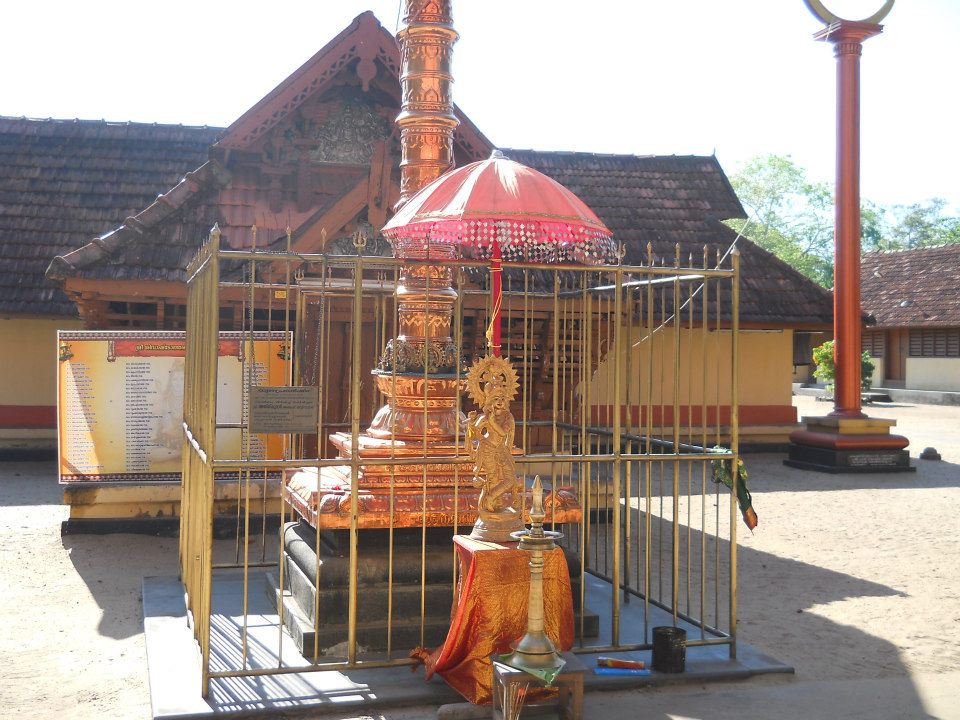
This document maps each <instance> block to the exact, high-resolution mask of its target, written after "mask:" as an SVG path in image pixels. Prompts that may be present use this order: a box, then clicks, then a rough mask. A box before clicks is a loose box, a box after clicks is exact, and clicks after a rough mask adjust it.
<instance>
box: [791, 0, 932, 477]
mask: <svg viewBox="0 0 960 720" xmlns="http://www.w3.org/2000/svg"><path fill="white" fill-rule="evenodd" d="M804 2H805V3H806V4H807V7H809V8H810V10H811V12H813V14H814V15H815V16H816V17H817V18H819V19H820V20H822V21H823V22H824V23H825V24H826V27H824V29H823V30H821V31H820V32H818V33H816V34H815V35H814V38H815V39H817V40H822V41H826V42H830V43H832V44H833V48H834V55H835V57H836V58H837V183H836V197H835V208H836V209H835V221H834V289H833V333H834V366H835V375H834V409H833V412H831V413H830V414H829V415H827V416H825V417H805V418H803V422H804V423H805V425H806V428H805V429H803V430H795V431H794V432H792V433H791V434H790V441H791V445H790V453H789V457H788V459H787V460H785V461H784V463H785V464H787V465H790V466H792V467H797V468H802V469H806V470H817V471H821V472H831V473H855V472H856V473H862V472H895V471H911V470H913V468H912V467H910V456H909V454H908V453H907V451H906V449H905V448H906V447H907V445H909V443H910V441H909V440H907V438H905V437H902V436H900V435H893V434H891V432H890V428H891V427H893V426H894V425H895V424H896V421H894V420H885V419H882V418H868V417H867V416H866V415H864V413H863V411H862V410H861V387H860V380H861V378H860V356H861V353H862V348H861V340H860V328H861V324H862V322H863V321H862V317H861V312H860V55H861V54H862V52H863V42H864V41H865V40H867V39H869V38H871V37H873V36H874V35H879V34H880V33H881V32H882V31H883V26H882V25H880V24H879V22H880V20H882V19H883V18H884V17H885V16H886V14H887V13H888V12H889V11H890V9H891V8H892V7H893V0H886V2H885V4H884V6H883V7H882V8H881V9H880V10H879V11H878V12H877V13H875V14H874V15H872V16H871V17H869V18H867V19H866V20H860V21H855V20H844V19H843V18H840V17H838V16H836V15H834V14H833V13H831V12H830V11H829V10H827V9H826V8H825V7H824V6H823V4H822V3H821V2H820V1H819V0H804Z"/></svg>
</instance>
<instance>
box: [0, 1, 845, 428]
mask: <svg viewBox="0 0 960 720" xmlns="http://www.w3.org/2000/svg"><path fill="white" fill-rule="evenodd" d="M398 73H399V53H398V49H397V44H396V41H395V39H394V37H393V36H392V35H391V34H390V33H389V32H388V31H387V30H385V29H384V28H383V27H382V26H381V25H380V23H379V22H378V21H377V20H376V18H375V17H374V16H373V14H372V13H369V12H368V13H364V14H362V15H359V16H358V17H357V18H356V19H355V20H354V21H353V22H352V23H351V24H350V25H349V26H348V27H347V28H345V29H344V30H343V31H342V32H341V33H340V34H339V35H337V36H336V37H335V38H333V40H331V41H330V42H329V43H328V44H327V45H326V46H325V47H324V48H322V49H321V50H320V51H319V52H318V53H317V54H316V55H314V56H313V57H312V58H310V59H309V60H308V61H307V62H306V63H304V65H303V66H301V67H300V68H299V69H297V70H296V71H295V72H294V73H293V74H292V75H290V76H289V77H288V78H287V79H286V80H284V81H283V82H282V83H281V84H280V85H279V86H277V87H276V88H275V89H274V90H272V91H271V92H270V93H268V94H267V95H266V97H264V98H263V100H261V101H260V102H259V103H257V104H256V105H255V106H254V107H252V108H251V109H250V110H248V111H247V112H246V113H244V114H243V115H242V116H241V117H240V118H238V119H237V120H236V121H235V122H234V123H233V124H232V125H230V127H228V128H226V129H219V128H209V127H184V126H161V125H149V124H138V123H109V122H103V121H63V120H28V119H14V118H0V156H2V157H0V332H2V336H3V337H4V338H5V339H6V340H7V342H5V343H4V346H5V348H6V349H7V352H5V353H4V360H3V368H4V371H3V372H2V373H0V443H5V444H6V445H7V446H11V445H15V444H17V443H19V444H21V445H24V444H27V443H32V444H38V443H39V444H42V443H43V442H44V441H46V442H48V443H49V444H51V445H52V442H51V440H52V438H53V437H54V435H55V413H56V408H55V399H54V398H55V390H54V380H55V375H54V370H55V330H56V329H57V328H61V329H66V328H79V327H83V328H87V329H123V328H131V329H133V328H135V329H171V330H175V329H183V327H184V323H185V297H186V286H185V283H184V280H185V268H186V267H187V264H188V263H189V261H190V259H191V258H192V257H193V256H194V254H195V253H196V251H197V248H198V247H199V246H200V244H201V243H202V242H203V241H204V240H205V239H206V237H207V233H208V231H209V229H210V227H211V226H213V225H214V223H217V224H219V227H220V228H221V230H222V232H223V236H222V237H223V240H222V242H223V244H224V246H225V247H229V248H248V247H250V246H251V245H253V244H254V242H256V243H257V245H258V247H264V246H275V245H276V244H278V243H285V242H286V228H287V227H289V228H290V229H291V231H292V234H291V246H292V249H293V250H294V251H302V252H341V253H349V252H353V246H352V244H351V243H350V241H349V238H350V236H351V235H352V233H354V232H355V231H356V230H357V228H358V227H363V228H368V229H372V234H373V236H374V242H372V243H370V244H369V245H368V247H367V249H366V252H367V253H370V254H374V255H376V254H386V253H389V252H390V249H389V246H388V245H387V244H386V242H385V241H383V239H382V238H380V237H379V235H378V232H379V230H380V228H381V227H382V226H383V225H384V223H385V222H386V221H387V220H388V218H389V217H390V216H391V213H392V210H391V208H392V207H393V206H394V204H395V202H396V201H397V199H398V197H399V194H400V187H399V170H398V162H399V159H400V150H399V138H398V136H397V134H396V132H395V131H394V129H393V120H394V118H395V117H396V115H397V113H398V112H399V108H400V99H401V98H400V92H401V91H400V82H399V80H398ZM456 114H457V116H458V119H459V121H460V124H459V127H458V128H457V130H456V131H455V136H454V155H455V161H456V164H457V165H458V166H459V165H463V164H465V163H468V162H472V161H474V160H480V159H485V158H487V157H489V156H490V153H491V151H492V150H494V149H495V148H496V147H497V146H495V145H494V143H493V142H491V140H489V139H487V138H486V137H485V136H484V135H483V133H482V132H481V131H480V129H478V128H477V127H476V126H475V125H474V124H473V123H472V122H471V121H470V119H469V118H468V117H467V116H466V115H464V113H463V112H462V111H461V110H459V109H457V111H456ZM504 140H507V141H508V140H509V139H504ZM500 149H501V151H502V152H503V153H504V155H506V156H507V157H508V158H511V159H513V160H516V161H518V162H520V163H523V164H525V165H528V166H530V167H533V168H535V169H537V170H539V171H541V172H543V173H544V174H546V175H548V176H550V177H552V178H554V179H556V180H557V181H559V182H560V183H562V184H563V185H565V186H566V187H568V188H569V189H570V190H571V191H573V192H574V193H576V195H578V196H579V197H580V198H581V199H582V200H583V201H584V202H586V203H587V205H589V206H590V207H591V208H592V209H593V210H594V211H595V212H596V213H597V215H598V216H599V217H600V218H601V219H602V220H603V222H604V223H605V224H606V225H607V227H608V228H609V229H610V230H611V231H612V232H613V235H614V238H615V239H616V240H617V241H619V242H620V243H622V244H623V246H624V249H625V252H626V254H625V262H627V263H631V264H643V263H646V262H647V261H648V249H647V247H648V244H650V245H651V246H652V254H653V257H654V258H655V261H656V262H657V263H663V262H668V263H672V262H673V259H674V258H675V257H676V256H677V252H678V250H677V247H678V246H679V256H680V257H682V258H683V259H684V260H686V258H688V257H693V258H696V259H698V261H699V260H700V259H701V258H702V257H703V254H704V247H705V246H706V248H707V252H708V255H709V256H710V257H711V258H714V257H716V256H717V254H718V253H719V254H722V253H725V252H727V251H728V250H729V248H730V246H731V245H732V244H733V243H734V240H735V239H736V237H737V236H736V233H735V232H733V231H732V230H731V229H730V228H728V227H727V226H726V225H724V224H723V223H722V221H723V220H725V219H730V218H742V217H745V213H744V210H743V208H742V206H741V204H740V202H739V200H738V199H737V197H736V195H735V193H734V191H733V189H732V187H731V186H730V183H729V182H728V180H727V178H726V176H725V174H724V172H723V169H722V168H721V167H720V165H719V163H718V161H717V159H716V157H712V156H707V157H697V156H660V157H657V156H648V157H638V156H632V155H597V154H592V153H583V152H540V151H535V150H511V149H509V148H500ZM254 226H256V228H257V232H256V236H254V232H253V228H254ZM737 247H738V248H739V250H740V253H741V258H742V260H741V268H742V285H741V296H740V299H741V306H740V307H741V315H740V318H741V328H742V340H741V364H740V371H741V376H742V378H743V380H742V382H741V400H740V402H741V410H740V419H741V425H742V430H741V432H742V435H741V437H742V442H743V443H745V444H747V445H749V444H751V443H762V442H774V443H778V442H780V443H782V442H784V441H785V439H786V436H787V434H788V433H789V431H790V430H791V429H793V428H794V427H795V424H796V422H797V416H796V410H795V408H794V407H793V405H792V402H791V379H792V377H793V370H794V361H795V358H794V343H795V334H797V333H811V332H819V331H823V330H828V329H829V328H830V326H831V322H832V312H833V307H832V297H831V295H830V293H829V292H827V291H825V290H823V289H822V288H820V287H818V286H817V285H816V284H814V283H813V282H812V281H810V280H809V279H807V278H806V277H804V276H803V275H801V274H800V273H799V272H797V271H796V270H794V269H793V268H791V267H790V266H788V265H787V264H786V263H784V262H782V261H780V260H779V259H777V258H776V257H774V256H773V255H772V254H770V253H768V252H767V251H765V250H763V249H761V248H759V247H757V246H756V245H754V244H752V243H751V242H750V241H748V240H746V239H745V238H740V239H739V240H738V241H737ZM514 289H516V288H514ZM258 312H260V313H261V314H260V315H258V316H257V317H255V318H254V325H255V327H257V328H258V329H265V328H267V327H268V325H270V324H271V318H270V317H268V316H267V315H266V314H264V313H263V311H258ZM242 313H243V302H242V298H239V297H238V298H236V299H235V300H232V299H230V298H227V300H226V302H225V303H224V305H223V307H222V308H221V318H220V320H221V328H222V329H225V330H229V329H235V328H239V327H240V326H241V325H242V323H243V321H244V318H243V315H242ZM279 322H280V319H279V318H275V319H273V323H272V324H273V326H274V327H279V325H278V324H277V323H279ZM507 322H508V324H507V325H506V326H505V327H504V344H509V342H510V340H509V338H510V333H511V332H514V331H515V330H516V331H520V332H522V330H518V329H515V328H511V327H510V326H509V321H507ZM344 331H346V325H344ZM464 332H465V338H464V341H465V345H466V346H476V347H481V346H482V344H483V339H482V326H481V323H479V322H477V323H473V324H472V325H465V328H464ZM532 332H533V333H534V334H535V335H536V334H537V333H539V334H541V335H542V336H543V338H544V339H546V338H549V337H550V333H551V330H550V318H549V316H547V315H545V316H544V319H543V321H542V322H541V323H539V324H538V325H537V326H536V327H534V328H532ZM545 344H546V341H545V342H544V345H545ZM14 349H15V351H14ZM570 352H573V350H570ZM528 360H530V359H528ZM601 360H602V359H601ZM530 361H532V362H536V358H532V360H530ZM372 362H373V359H372V358H371V364H372ZM545 377H546V379H547V380H548V381H549V376H545ZM531 394H532V395H533V396H536V395H537V393H536V392H534V393H531ZM598 397H603V396H602V393H601V395H599V396H598ZM330 402H338V400H337V398H335V397H332V398H331V399H330ZM623 403H624V400H623V398H616V397H613V396H612V395H611V394H610V393H607V395H606V396H605V397H604V398H603V400H602V402H600V403H599V405H598V406H597V407H596V408H591V415H592V421H593V422H597V423H601V424H602V423H603V422H604V418H605V413H608V412H609V408H612V407H615V406H618V405H622V404H623Z"/></svg>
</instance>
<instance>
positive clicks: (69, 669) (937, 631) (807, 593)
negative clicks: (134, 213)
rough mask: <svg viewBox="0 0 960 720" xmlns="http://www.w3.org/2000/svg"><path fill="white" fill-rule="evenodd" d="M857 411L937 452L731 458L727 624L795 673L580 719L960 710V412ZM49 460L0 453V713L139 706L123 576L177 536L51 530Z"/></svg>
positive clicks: (130, 594) (142, 674)
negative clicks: (817, 461)
mask: <svg viewBox="0 0 960 720" xmlns="http://www.w3.org/2000/svg"><path fill="white" fill-rule="evenodd" d="M796 401H797V404H798V407H799V409H800V413H801V414H803V415H811V414H822V413H823V412H825V411H827V410H828V409H829V406H826V405H824V404H822V403H817V402H815V401H814V400H813V398H808V397H799V398H797V399H796ZM868 412H869V413H870V414H871V415H875V416H879V417H891V418H895V419H897V420H898V422H899V429H900V430H901V431H902V432H903V433H904V434H905V435H907V436H908V437H909V438H910V439H911V441H912V444H911V448H910V450H911V455H912V456H913V457H914V458H916V455H917V454H918V453H919V451H920V450H922V449H923V447H925V446H927V445H933V446H935V447H936V448H937V449H938V450H939V451H940V453H941V454H942V455H943V461H942V462H923V461H916V460H915V464H916V465H917V467H918V472H917V473H916V474H895V475H864V476H830V475H820V474H815V473H804V472H800V471H797V470H792V469H790V468H785V467H783V465H782V464H781V460H782V456H780V455H753V456H749V457H748V458H747V464H748V468H749V470H750V479H751V487H752V490H753V495H754V504H755V506H756V508H757V510H758V513H759V515H760V526H759V528H758V529H757V532H756V533H755V534H754V535H753V536H750V535H749V534H746V536H745V537H744V535H743V534H742V535H741V545H740V566H739V567H740V619H741V622H740V638H741V639H742V640H743V641H745V642H748V643H751V644H753V645H755V646H757V647H759V648H761V649H763V650H766V651H767V652H769V653H770V654H772V655H774V656H775V657H777V658H778V659H780V660H783V661H785V662H788V663H790V664H792V665H794V666H795V667H796V670H797V674H796V677H795V678H770V679H761V680H752V681H749V682H745V683H737V684H732V685H731V684H727V685H711V686H708V687H702V686H696V687H686V688H677V689H664V690H645V691H633V692H628V693H604V694H593V695H590V696H588V698H587V705H586V713H585V716H586V717H588V718H601V717H602V718H634V717H643V718H673V719H674V720H682V719H683V718H704V719H705V718H717V719H718V720H722V719H726V718H734V717H737V718H740V717H753V718H774V717H776V718H821V717H822V718H861V717H870V718H890V719H891V720H892V719H894V718H897V719H899V718H928V717H937V718H960V408H957V407H945V406H919V405H918V406H908V405H902V406H883V407H879V406H878V407H876V408H870V409H869V410H868ZM54 471H55V468H54V465H53V463H49V462H48V463H37V462H3V463H0V533H2V538H0V540H2V543H0V591H2V595H0V607H2V611H3V617H4V618H5V619H6V620H7V623H8V625H7V629H6V631H5V632H3V633H0V667H2V668H3V670H2V672H0V708H2V709H0V716H2V717H4V718H6V717H17V718H51V719H52V718H57V720H61V719H62V718H70V719H74V718H76V719H77V720H84V719H86V718H91V719H92V718H97V719H98V720H99V719H100V718H147V717H149V691H148V688H147V674H146V660H145V655H144V643H143V636H142V632H141V610H140V599H139V593H140V578H141V577H142V576H144V575H158V574H175V573H176V564H177V545H176V541H175V540H171V539H156V538H147V537H141V536H133V535H112V536H67V537H64V538H61V536H60V532H59V529H60V521H61V520H62V519H63V518H64V517H65V515H66V511H65V508H63V507H62V506H61V505H60V493H59V490H58V487H57V485H56V482H55V478H54ZM412 681H414V682H416V680H412ZM435 714H436V710H435V708H406V709H401V710H398V711H396V712H387V713H386V714H385V715H382V716H381V715H377V716H376V717H378V718H380V717H383V718H386V720H412V719H413V718H424V717H434V716H435ZM354 716H356V713H354V715H353V716H351V717H354ZM328 717H330V716H328Z"/></svg>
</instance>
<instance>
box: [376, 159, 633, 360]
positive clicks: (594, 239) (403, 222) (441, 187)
mask: <svg viewBox="0 0 960 720" xmlns="http://www.w3.org/2000/svg"><path fill="white" fill-rule="evenodd" d="M383 235H384V236H385V237H386V238H387V239H389V240H390V241H391V242H393V243H394V245H395V246H398V247H401V248H406V249H408V250H409V249H418V248H419V249H421V250H426V249H427V248H428V246H429V245H430V243H431V242H442V243H444V244H453V245H458V246H459V247H460V249H461V254H462V256H464V257H476V258H489V259H490V261H491V264H490V273H491V283H490V285H491V287H490V291H491V295H492V298H493V311H492V313H491V319H490V328H489V329H488V330H487V341H488V343H489V345H490V351H491V352H492V353H493V354H494V355H495V356H499V355H500V307H501V302H502V295H503V291H502V282H501V274H502V266H501V262H502V260H503V259H506V260H508V261H512V262H548V263H563V262H575V263H583V264H589V265H600V264H604V263H609V262H612V261H613V260H614V258H616V256H617V254H616V247H615V244H614V241H613V239H612V237H611V233H610V231H609V230H608V229H607V227H606V226H605V225H604V224H603V222H601V220H600V219H599V218H598V217H597V216H596V215H595V214H594V213H593V211H592V210H591V209H590V208H588V207H587V206H586V205H585V204H584V203H583V201H582V200H580V198H578V197H577V196H576V195H574V194H573V193H572V192H570V191H569V190H567V189H566V188H565V187H563V185H561V184H560V183H558V182H557V181H556V180H553V179H552V178H549V177H547V176H546V175H544V174H543V173H540V172H538V171H536V170H534V169H532V168H529V167H527V166H525V165H521V164H520V163H518V162H514V161H513V160H508V159H507V158H505V157H504V156H503V155H502V153H500V152H499V151H494V153H493V155H492V156H491V157H490V159H488V160H481V161H479V162H475V163H471V164H469V165H464V166H463V167H461V168H457V169H456V170H451V171H450V172H448V173H446V174H444V175H441V176H440V177H438V178H437V179H436V180H434V181H433V182H432V183H430V184H429V185H427V186H426V187H424V188H422V189H421V190H420V191H419V192H418V193H417V194H416V195H414V196H413V197H412V198H410V200H409V201H408V202H407V204H406V205H404V206H403V207H402V208H401V209H400V211H399V212H398V213H397V214H396V215H394V216H393V218H392V219H391V220H390V222H388V223H387V224H386V225H385V226H384V228H383Z"/></svg>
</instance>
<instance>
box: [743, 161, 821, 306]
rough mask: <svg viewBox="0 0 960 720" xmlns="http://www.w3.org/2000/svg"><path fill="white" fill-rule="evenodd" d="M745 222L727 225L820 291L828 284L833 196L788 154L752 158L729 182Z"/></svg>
mask: <svg viewBox="0 0 960 720" xmlns="http://www.w3.org/2000/svg"><path fill="white" fill-rule="evenodd" d="M730 182H731V184H732V185H733V188H734V190H736V192H737V195H738V196H739V197H740V201H741V202H742V203H743V206H744V208H745V209H746V210H747V212H748V214H749V215H750V219H749V220H747V221H744V220H731V221H729V225H730V226H731V227H732V228H733V229H734V230H737V231H738V232H740V231H742V232H743V234H744V235H745V236H746V237H748V238H750V240H752V241H753V242H755V243H757V244H758V245H759V246H760V247H762V248H765V249H766V250H769V251H770V252H772V253H773V254H774V255H776V256H777V257H779V258H780V259H781V260H783V261H784V262H786V263H788V264H789V265H791V266H793V267H795V268H796V269H797V270H799V271H800V272H802V273H803V274H804V275H806V276H807V277H810V278H812V279H813V280H815V281H816V282H818V283H820V284H821V285H823V286H824V287H831V286H832V285H833V192H832V190H831V188H830V186H829V185H827V184H826V183H815V182H810V181H809V180H807V177H806V172H805V171H804V170H803V168H801V167H800V166H799V165H797V164H796V163H795V162H794V161H793V160H792V159H791V158H790V156H788V155H763V156H758V157H754V158H752V159H751V160H750V161H748V162H747V163H746V165H744V166H743V167H742V168H741V169H740V170H739V171H738V172H736V173H735V174H734V175H733V176H732V177H731V178H730Z"/></svg>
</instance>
